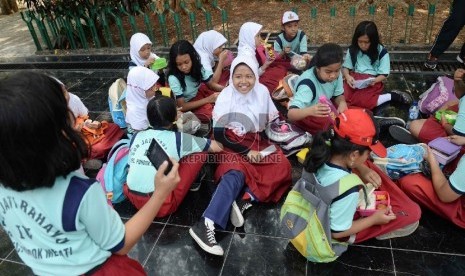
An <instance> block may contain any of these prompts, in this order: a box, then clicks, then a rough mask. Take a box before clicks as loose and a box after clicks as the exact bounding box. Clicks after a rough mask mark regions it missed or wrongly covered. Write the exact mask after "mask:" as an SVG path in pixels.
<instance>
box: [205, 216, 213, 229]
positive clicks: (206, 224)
mask: <svg viewBox="0 0 465 276" xmlns="http://www.w3.org/2000/svg"><path fill="white" fill-rule="evenodd" d="M205 226H207V227H208V229H210V230H215V223H214V222H213V220H211V219H209V218H205Z"/></svg>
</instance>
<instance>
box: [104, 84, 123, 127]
mask: <svg viewBox="0 0 465 276" xmlns="http://www.w3.org/2000/svg"><path fill="white" fill-rule="evenodd" d="M108 107H109V108H110V114H111V118H112V119H113V122H114V123H115V124H117V125H118V126H119V127H120V128H126V127H127V126H126V119H125V117H126V82H125V81H124V79H117V80H116V81H115V82H114V83H113V84H112V85H111V86H110V89H109V90H108Z"/></svg>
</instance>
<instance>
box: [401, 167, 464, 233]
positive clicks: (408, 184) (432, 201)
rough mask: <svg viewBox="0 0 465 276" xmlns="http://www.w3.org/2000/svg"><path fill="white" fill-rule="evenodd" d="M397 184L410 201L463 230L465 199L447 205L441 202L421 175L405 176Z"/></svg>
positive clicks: (427, 179) (461, 198)
mask: <svg viewBox="0 0 465 276" xmlns="http://www.w3.org/2000/svg"><path fill="white" fill-rule="evenodd" d="M398 182H399V186H400V188H401V189H402V190H403V191H404V192H405V193H406V194H407V195H408V196H409V197H410V198H411V199H412V200H414V201H415V202H418V204H420V205H421V206H423V207H425V208H428V209H429V210H431V211H432V212H434V213H435V214H437V215H439V216H441V217H443V218H445V219H447V220H449V221H451V222H452V223H454V224H455V225H457V226H458V227H461V228H464V229H465V197H463V196H461V197H459V198H458V199H457V200H455V201H453V202H449V203H445V202H442V201H441V200H440V199H439V197H438V196H437V194H436V192H435V191H434V187H433V183H432V182H431V179H429V178H427V177H426V176H424V175H423V174H422V173H415V174H409V175H406V176H404V177H402V178H401V179H399V181H398Z"/></svg>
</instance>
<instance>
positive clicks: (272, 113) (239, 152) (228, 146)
mask: <svg viewBox="0 0 465 276" xmlns="http://www.w3.org/2000/svg"><path fill="white" fill-rule="evenodd" d="M255 65H256V64H255V63H254V62H253V61H252V60H251V59H250V58H249V56H241V55H238V56H237V57H236V58H235V59H234V61H233V63H232V65H231V77H230V80H229V85H228V86H227V87H226V88H225V89H224V90H223V91H222V92H221V94H220V96H219V97H218V101H217V103H216V105H215V109H214V110H213V123H214V131H213V133H214V137H215V139H216V140H217V141H219V142H221V143H222V144H223V145H224V146H225V150H224V151H223V152H221V153H219V154H218V156H217V158H218V160H219V161H220V163H219V165H218V168H217V170H216V172H215V179H216V180H217V181H218V182H219V184H218V187H217V188H216V191H215V193H214V194H213V197H212V199H211V200H210V204H209V205H208V207H207V209H206V210H205V212H204V213H203V215H202V218H200V220H199V221H198V222H197V223H196V224H194V226H192V228H191V229H190V230H189V233H190V235H191V236H192V238H193V239H194V240H195V241H196V242H197V244H198V245H199V246H200V247H201V248H202V249H203V250H205V251H206V252H208V253H210V254H214V255H219V256H222V255H223V253H224V251H223V248H222V247H221V246H220V245H219V244H218V243H217V241H216V238H215V225H218V226H219V227H220V228H222V229H225V228H226V225H227V224H228V221H229V219H231V223H232V224H233V225H234V226H235V227H241V226H242V225H243V224H244V217H243V213H244V211H245V210H247V209H248V208H250V207H251V206H252V205H251V201H252V200H254V201H259V202H277V201H279V200H280V198H281V197H282V195H283V194H284V193H285V192H286V191H287V190H288V189H289V186H290V184H291V164H290V163H289V161H288V160H287V158H286V157H285V156H284V154H283V152H282V151H281V150H280V149H279V148H276V150H275V151H273V152H272V153H271V154H270V155H268V156H263V155H262V153H260V151H262V150H263V149H265V148H267V147H268V146H270V143H269V141H268V140H266V139H263V138H262V136H261V135H260V134H261V133H262V132H263V130H264V128H265V126H266V124H268V123H269V122H270V121H271V120H273V119H275V118H276V117H277V116H278V111H277V110H276V107H275V106H274V104H273V101H272V100H271V97H270V95H269V93H268V91H267V89H266V88H265V86H263V85H262V84H260V83H259V82H258V81H257V79H258V72H257V67H256V66H255Z"/></svg>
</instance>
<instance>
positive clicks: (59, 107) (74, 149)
mask: <svg viewBox="0 0 465 276" xmlns="http://www.w3.org/2000/svg"><path fill="white" fill-rule="evenodd" d="M38 103H40V104H38ZM0 112H1V114H2V115H1V116H0V124H1V125H2V126H3V127H2V128H0V143H1V145H2V151H1V155H0V200H1V202H7V201H8V202H9V203H8V206H9V208H6V209H2V212H0V221H1V223H0V225H1V227H2V228H3V230H4V231H5V233H8V236H9V238H10V239H11V241H12V242H13V244H14V245H15V248H16V250H17V253H18V255H19V257H20V258H21V260H22V261H23V262H24V263H25V264H26V265H27V266H29V267H30V268H31V269H32V271H33V273H34V275H90V274H92V275H116V276H117V275H121V276H123V275H146V273H145V271H144V269H143V267H142V265H141V264H140V263H138V262H137V261H135V260H133V259H130V258H129V257H128V256H127V255H126V254H127V253H128V252H129V251H130V250H131V248H132V247H133V246H134V245H135V244H136V243H137V241H138V240H139V239H140V238H141V236H142V235H143V234H144V233H145V231H146V230H147V229H148V227H149V226H150V225H151V224H152V221H153V219H154V218H155V216H156V214H157V212H158V210H159V209H160V207H161V205H162V203H163V202H164V200H165V198H166V196H167V195H169V194H170V193H171V191H172V190H173V189H174V188H175V187H176V185H177V183H178V182H179V180H180V178H179V175H178V173H177V171H178V167H179V165H178V163H177V161H176V160H172V162H173V168H172V170H171V171H170V172H169V173H168V174H167V175H164V174H163V173H158V174H157V175H156V176H155V181H154V182H156V183H157V189H156V191H155V192H154V194H153V195H152V196H151V198H150V200H148V202H147V204H146V205H145V206H144V208H143V209H141V210H140V211H139V212H137V213H136V214H135V215H134V216H133V217H132V218H130V219H129V220H128V221H127V222H126V223H125V224H124V223H123V222H122V221H121V218H120V217H119V215H118V213H117V212H116V211H115V210H114V209H113V208H111V207H110V206H109V205H108V204H107V200H106V196H105V193H104V191H103V189H102V186H101V184H100V183H98V182H96V181H95V179H89V178H87V177H86V176H85V175H83V174H81V173H79V172H78V171H76V170H78V169H79V167H80V165H81V160H82V159H83V158H86V157H87V153H88V150H87V145H86V143H85V141H84V140H83V139H82V138H81V135H80V134H79V133H78V132H76V131H75V130H74V128H73V126H74V119H73V118H72V116H70V113H69V109H68V106H67V102H66V99H65V97H64V94H63V91H62V88H61V87H60V85H59V84H58V83H57V82H56V81H55V80H54V79H52V78H51V77H49V76H46V75H43V74H40V73H36V72H24V71H22V72H20V73H17V74H15V75H12V76H9V77H8V78H5V79H3V80H1V81H0ZM18 114H21V116H18ZM12 130H14V131H12ZM38 141H40V142H38ZM167 165H168V164H167V162H165V164H163V165H162V166H161V169H163V170H164V169H166V168H167ZM152 185H154V183H153V184H152ZM3 206H4V207H5V205H3ZM20 229H21V230H20ZM22 229H24V230H25V231H23V230H22ZM31 252H42V255H40V254H31ZM46 252H53V254H48V253H47V254H46ZM46 255H47V256H46Z"/></svg>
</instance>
